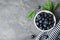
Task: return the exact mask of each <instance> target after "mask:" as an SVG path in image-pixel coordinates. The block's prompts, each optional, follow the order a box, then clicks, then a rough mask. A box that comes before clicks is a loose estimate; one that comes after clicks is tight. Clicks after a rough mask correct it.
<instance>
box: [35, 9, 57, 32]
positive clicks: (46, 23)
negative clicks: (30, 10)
mask: <svg viewBox="0 0 60 40" xmlns="http://www.w3.org/2000/svg"><path fill="white" fill-rule="evenodd" d="M39 15H40V16H39ZM55 24H56V17H55V15H54V14H53V13H52V12H50V11H47V10H41V11H39V12H38V13H37V14H36V15H35V17H34V25H35V27H36V28H37V29H38V30H39V31H42V32H46V31H50V30H52V29H53V28H54V27H55Z"/></svg>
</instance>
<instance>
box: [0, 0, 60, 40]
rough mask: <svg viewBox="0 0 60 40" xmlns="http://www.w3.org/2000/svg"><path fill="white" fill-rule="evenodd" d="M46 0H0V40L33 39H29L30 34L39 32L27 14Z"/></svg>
mask: <svg viewBox="0 0 60 40" xmlns="http://www.w3.org/2000/svg"><path fill="white" fill-rule="evenodd" d="M52 1H55V0H52ZM46 2H47V0H0V40H35V39H31V35H32V34H36V35H38V34H39V33H41V32H40V31H38V30H37V29H36V27H35V26H34V22H33V19H32V20H29V19H27V15H29V13H30V12H31V11H32V10H33V9H35V8H37V6H38V5H43V4H45V3H46ZM58 14H59V13H58ZM59 16H60V15H59ZM59 16H58V17H59Z"/></svg>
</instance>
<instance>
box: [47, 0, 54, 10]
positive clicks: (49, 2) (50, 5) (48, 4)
mask: <svg viewBox="0 0 60 40" xmlns="http://www.w3.org/2000/svg"><path fill="white" fill-rule="evenodd" d="M47 6H48V10H49V11H52V8H53V5H52V2H51V0H48V3H47Z"/></svg>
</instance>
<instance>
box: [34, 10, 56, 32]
mask: <svg viewBox="0 0 60 40" xmlns="http://www.w3.org/2000/svg"><path fill="white" fill-rule="evenodd" d="M41 12H47V13H50V14H52V15H53V18H54V25H53V27H51V28H50V29H48V30H41V29H40V28H38V27H37V25H36V23H35V19H36V16H37V15H38V14H40V13H41ZM34 25H35V27H36V28H37V29H38V30H39V31H42V32H47V31H50V30H52V29H53V28H54V27H55V25H56V17H55V15H54V14H53V13H52V12H50V11H48V10H41V11H39V12H38V13H37V14H36V15H35V17H34Z"/></svg>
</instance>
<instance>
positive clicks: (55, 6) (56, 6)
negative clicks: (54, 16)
mask: <svg viewBox="0 0 60 40" xmlns="http://www.w3.org/2000/svg"><path fill="white" fill-rule="evenodd" d="M57 8H58V3H55V5H54V8H53V11H54V10H56V9H57Z"/></svg>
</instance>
